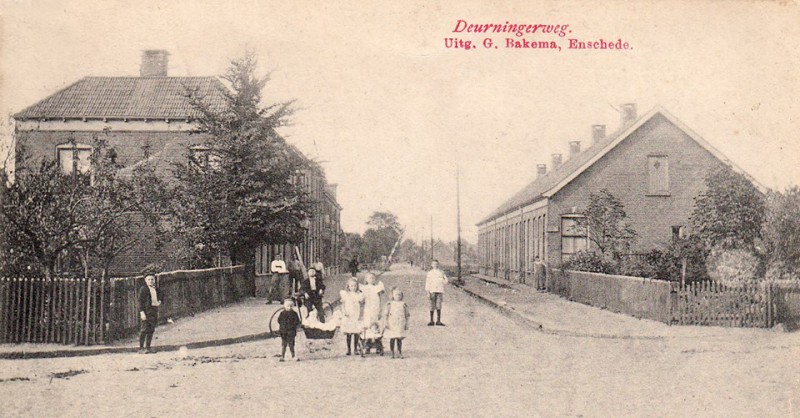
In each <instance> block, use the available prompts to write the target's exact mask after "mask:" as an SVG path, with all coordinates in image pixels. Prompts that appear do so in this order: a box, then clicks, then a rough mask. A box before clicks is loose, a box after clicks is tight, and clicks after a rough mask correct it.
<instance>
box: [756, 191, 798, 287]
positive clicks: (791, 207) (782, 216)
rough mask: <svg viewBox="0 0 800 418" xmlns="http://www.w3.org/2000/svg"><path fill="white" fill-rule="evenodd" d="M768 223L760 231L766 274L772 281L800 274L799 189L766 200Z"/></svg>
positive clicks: (769, 196)
mask: <svg viewBox="0 0 800 418" xmlns="http://www.w3.org/2000/svg"><path fill="white" fill-rule="evenodd" d="M766 208H767V209H766V216H765V218H766V219H765V222H764V225H763V226H762V229H761V236H762V238H763V242H764V248H763V250H764V252H765V253H766V257H767V272H768V277H771V278H786V277H798V274H800V187H797V186H793V187H790V188H788V189H786V191H785V192H784V193H780V192H771V193H769V194H768V195H767V199H766Z"/></svg>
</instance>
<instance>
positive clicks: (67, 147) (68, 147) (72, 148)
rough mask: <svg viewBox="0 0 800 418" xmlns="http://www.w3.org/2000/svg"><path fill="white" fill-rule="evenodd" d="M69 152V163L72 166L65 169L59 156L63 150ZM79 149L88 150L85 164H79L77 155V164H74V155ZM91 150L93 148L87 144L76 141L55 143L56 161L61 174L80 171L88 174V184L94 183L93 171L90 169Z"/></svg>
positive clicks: (79, 159)
mask: <svg viewBox="0 0 800 418" xmlns="http://www.w3.org/2000/svg"><path fill="white" fill-rule="evenodd" d="M65 151H66V152H67V153H70V154H71V156H70V164H71V165H72V168H71V169H70V170H69V171H67V170H66V169H65V166H64V162H63V160H62V159H61V156H62V155H64V152H65ZM81 151H88V153H89V154H88V156H87V157H86V163H85V165H81V158H80V156H78V164H75V157H76V153H78V152H81ZM92 151H94V148H93V147H92V146H91V145H88V144H81V143H77V142H70V143H66V144H60V145H56V161H57V163H58V169H59V171H60V172H61V174H63V175H73V174H76V172H80V173H81V174H89V182H90V183H89V184H92V183H94V173H93V170H92V160H91V158H92Z"/></svg>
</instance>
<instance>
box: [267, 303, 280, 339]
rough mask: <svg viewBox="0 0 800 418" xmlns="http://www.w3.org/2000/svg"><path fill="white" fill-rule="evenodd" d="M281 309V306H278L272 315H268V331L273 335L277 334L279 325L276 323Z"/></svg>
mask: <svg viewBox="0 0 800 418" xmlns="http://www.w3.org/2000/svg"><path fill="white" fill-rule="evenodd" d="M281 311H283V308H278V310H276V311H275V312H274V313H273V314H272V316H270V317H269V332H270V333H271V334H273V335H277V334H278V330H279V329H280V326H279V325H278V315H280V314H281Z"/></svg>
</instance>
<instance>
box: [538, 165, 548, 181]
mask: <svg viewBox="0 0 800 418" xmlns="http://www.w3.org/2000/svg"><path fill="white" fill-rule="evenodd" d="M545 174H547V164H536V178H537V179H538V178H539V177H543V176H544V175H545Z"/></svg>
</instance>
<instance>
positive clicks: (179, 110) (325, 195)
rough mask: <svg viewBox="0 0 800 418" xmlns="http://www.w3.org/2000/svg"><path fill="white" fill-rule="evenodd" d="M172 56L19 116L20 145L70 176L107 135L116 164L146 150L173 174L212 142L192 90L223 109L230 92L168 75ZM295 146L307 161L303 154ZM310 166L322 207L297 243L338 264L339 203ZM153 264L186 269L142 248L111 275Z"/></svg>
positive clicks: (73, 89) (154, 55)
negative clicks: (53, 162) (55, 163)
mask: <svg viewBox="0 0 800 418" xmlns="http://www.w3.org/2000/svg"><path fill="white" fill-rule="evenodd" d="M168 57H169V54H168V53H167V52H166V51H162V50H148V51H144V53H143V55H142V63H141V67H140V76H138V77H85V78H82V79H80V80H78V81H77V82H75V83H73V84H72V85H69V86H67V87H66V88H64V89H62V90H60V91H58V92H56V93H54V94H52V95H50V96H48V97H46V98H45V99H43V100H41V101H39V102H38V103H35V104H33V105H32V106H30V107H28V108H26V109H24V110H22V111H20V112H19V113H17V114H15V115H14V116H13V118H14V135H15V139H16V146H17V148H18V149H19V147H24V148H25V149H26V151H27V154H28V155H29V156H30V157H31V160H30V161H29V162H33V163H35V162H36V161H37V160H39V159H41V158H55V159H57V160H58V161H59V166H60V167H62V170H63V171H64V172H65V173H69V172H71V170H73V169H74V166H73V162H74V161H73V158H77V159H78V161H77V167H78V169H79V170H81V171H86V170H91V167H90V161H89V155H90V153H91V149H92V145H91V144H92V143H93V137H95V136H98V135H100V134H102V133H103V132H107V136H105V138H106V139H107V140H108V143H109V146H110V147H112V148H114V150H115V151H116V152H117V161H118V162H119V163H121V164H122V165H124V166H125V167H130V166H132V165H134V164H136V163H137V162H140V161H142V160H143V158H144V154H143V146H147V147H148V148H149V151H150V160H151V161H152V162H153V163H154V164H155V166H156V172H157V173H158V174H159V175H162V176H169V175H170V168H171V166H172V164H173V163H174V162H176V161H178V159H181V158H187V157H188V156H189V155H190V150H191V152H192V153H193V154H194V155H197V154H198V153H201V152H202V151H203V148H202V146H201V144H203V143H205V142H207V141H209V140H210V139H212V138H211V137H210V136H209V135H208V134H203V133H197V132H196V129H197V127H198V125H197V123H196V118H197V117H198V116H200V114H199V112H198V111H197V110H196V109H194V108H193V107H192V105H191V104H190V103H189V101H188V100H187V98H186V93H187V91H193V92H195V93H196V94H197V95H199V96H200V97H203V98H204V100H205V101H206V103H207V104H208V105H209V106H210V107H212V108H221V107H222V106H223V104H224V98H223V95H222V91H223V90H224V89H225V87H224V85H223V84H222V83H221V82H220V80H219V79H217V78H216V77H170V76H168V75H167V69H168ZM75 148H77V150H76V149H75ZM292 149H293V150H294V151H295V152H296V153H297V154H298V155H300V156H301V157H302V153H300V151H299V150H297V149H296V148H294V147H292ZM303 158H305V157H303ZM309 163H310V164H309V165H310V167H311V168H309V169H308V170H306V172H305V173H302V174H301V175H299V177H300V179H298V181H302V182H304V183H305V184H306V185H307V187H308V188H309V191H310V194H311V195H312V196H313V197H314V198H315V199H317V201H318V202H320V204H318V205H315V208H316V209H315V213H314V216H313V217H312V219H311V220H310V221H309V227H308V229H307V232H306V239H305V242H302V243H297V245H298V246H299V247H300V248H301V251H302V253H303V256H304V259H306V260H308V259H310V258H315V257H321V258H322V259H323V261H324V262H326V264H327V265H330V266H333V265H336V264H337V263H338V260H337V259H336V258H335V255H336V254H338V245H339V243H338V236H339V230H340V224H339V212H340V211H341V206H339V204H338V203H337V202H336V196H335V193H334V192H333V191H335V186H332V185H329V184H328V183H327V181H326V179H325V173H324V171H323V170H322V169H321V168H320V167H319V166H318V165H316V164H312V163H311V162H310V161H309ZM266 241H268V238H267V240H266ZM265 246H266V247H270V248H272V247H273V246H270V245H268V244H265ZM254 252H255V257H256V259H257V260H258V259H259V257H261V256H262V255H263V252H264V251H263V250H262V249H261V248H258V249H254ZM287 253H288V249H287ZM151 263H161V264H162V265H163V266H164V268H184V267H185V266H181V265H177V264H175V260H171V259H170V258H169V257H166V256H165V251H164V250H159V249H157V248H154V247H153V246H152V245H148V244H147V243H143V244H142V245H139V246H138V247H137V248H135V249H133V250H131V251H130V252H128V253H126V254H124V255H123V256H120V257H118V260H116V262H115V265H114V266H113V267H112V273H113V274H115V275H128V274H136V273H138V272H139V271H140V270H141V269H142V268H143V267H145V266H147V265H148V264H151ZM259 268H260V266H258V265H257V266H256V271H255V273H259V272H261V271H260V270H259Z"/></svg>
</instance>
